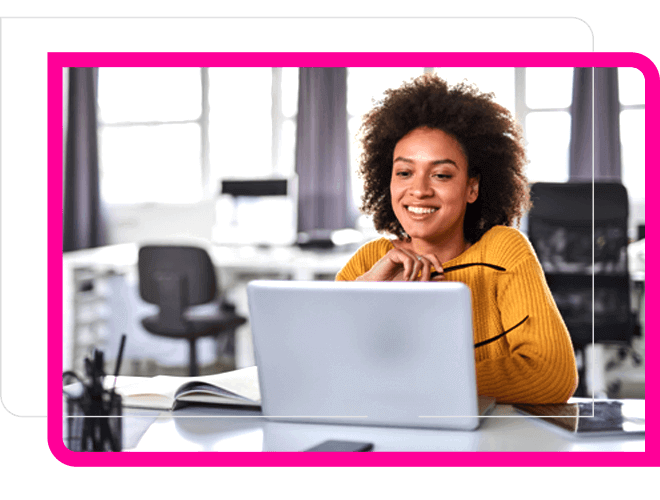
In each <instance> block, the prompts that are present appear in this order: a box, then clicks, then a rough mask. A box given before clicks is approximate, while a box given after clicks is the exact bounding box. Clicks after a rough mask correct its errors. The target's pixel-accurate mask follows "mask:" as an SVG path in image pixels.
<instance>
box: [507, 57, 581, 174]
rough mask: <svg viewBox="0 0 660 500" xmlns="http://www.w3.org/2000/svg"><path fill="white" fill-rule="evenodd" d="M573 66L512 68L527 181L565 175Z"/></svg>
mask: <svg viewBox="0 0 660 500" xmlns="http://www.w3.org/2000/svg"><path fill="white" fill-rule="evenodd" d="M572 93H573V68H516V108H515V111H516V117H517V118H518V120H519V121H520V123H521V125H522V127H523V131H524V134H525V143H526V147H527V156H528V159H529V164H528V165H527V177H528V179H529V181H530V182H566V181H568V178H569V164H568V161H569V160H568V155H569V146H570V139H571V109H570V108H571V102H572V100H573V95H572Z"/></svg>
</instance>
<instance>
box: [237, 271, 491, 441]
mask: <svg viewBox="0 0 660 500" xmlns="http://www.w3.org/2000/svg"><path fill="white" fill-rule="evenodd" d="M248 304H249V309H250V324H251V328H252V336H253V343H254V351H255V358H256V363H257V366H258V369H259V385H260V389H261V398H262V400H261V404H262V410H263V413H264V415H265V416H266V417H267V418H271V419H273V420H287V421H297V422H317V423H341V424H362V425H387V426H402V427H431V428H452V429H454V428H455V429H474V428H476V427H478V425H479V409H478V398H477V390H476V375H475V365H474V347H473V336H472V308H471V295H470V290H469V288H468V287H467V286H466V285H464V284H462V283H455V282H451V283H450V282H443V283H436V282H434V283H418V282H416V283H405V282H397V283H391V282H388V283H384V282H378V283H365V282H325V281H265V280H257V281H252V282H250V283H249V284H248Z"/></svg>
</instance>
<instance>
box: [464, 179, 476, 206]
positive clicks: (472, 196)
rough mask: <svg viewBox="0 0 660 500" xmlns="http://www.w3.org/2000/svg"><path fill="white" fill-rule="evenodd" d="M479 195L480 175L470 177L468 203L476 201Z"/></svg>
mask: <svg viewBox="0 0 660 500" xmlns="http://www.w3.org/2000/svg"><path fill="white" fill-rule="evenodd" d="M478 197H479V176H476V177H470V178H469V179H468V199H467V202H468V203H474V202H475V201H477V198H478Z"/></svg>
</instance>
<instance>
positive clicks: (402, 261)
mask: <svg viewBox="0 0 660 500" xmlns="http://www.w3.org/2000/svg"><path fill="white" fill-rule="evenodd" d="M388 255H389V257H390V261H391V262H392V263H393V264H398V265H400V266H403V280H404V281H410V276H411V275H412V273H413V271H414V262H413V261H414V260H415V259H413V258H412V257H411V256H410V254H409V253H408V252H406V251H405V250H402V249H400V248H399V249H395V250H390V252H389V253H388Z"/></svg>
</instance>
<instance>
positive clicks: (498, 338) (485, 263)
mask: <svg viewBox="0 0 660 500" xmlns="http://www.w3.org/2000/svg"><path fill="white" fill-rule="evenodd" d="M392 248H393V245H392V243H391V242H390V240H388V239H387V238H380V239H378V240H374V241H371V242H369V243H367V244H365V245H364V246H363V247H362V248H360V249H359V250H358V251H357V253H356V254H355V255H354V256H353V257H352V258H351V260H350V261H349V262H348V263H347V264H346V266H344V268H343V269H342V270H341V271H340V272H339V273H338V274H337V278H336V279H337V280H339V281H354V280H355V279H356V278H358V277H359V276H362V275H363V274H364V273H366V272H367V271H368V270H369V269H371V267H372V266H373V265H374V264H375V263H376V262H377V261H378V260H380V259H381V258H382V257H383V256H384V255H385V254H386V253H387V252H388V251H390V250H391V249H392ZM442 266H443V268H444V271H445V277H446V280H447V281H460V282H463V283H465V284H466V285H467V286H468V287H469V288H470V290H471V291H472V309H473V312H472V317H473V328H474V343H475V361H476V370H477V390H478V392H479V394H480V395H484V396H492V397H495V398H496V399H497V401H499V402H509V403H514V402H517V403H527V404H549V403H563V402H565V401H566V400H567V399H568V398H570V397H571V396H572V395H573V393H574V392H575V388H576V387H577V369H576V365H575V355H574V352H573V346H572V344H571V339H570V337H569V334H568V330H567V329H566V325H565V324H564V321H563V319H562V317H561V315H560V314H559V310H558V309H557V306H556V304H555V302H554V299H553V298H552V295H551V293H550V290H549V289H548V285H547V283H546V281H545V278H544V275H543V271H542V269H541V265H540V263H539V261H538V259H537V257H536V254H535V253H534V250H533V248H532V246H531V245H530V243H529V241H528V240H527V238H525V236H524V235H523V234H522V233H521V232H520V231H518V230H516V229H513V228H511V227H506V226H495V227H493V228H492V229H490V230H489V231H488V232H486V234H484V235H483V236H482V237H481V239H480V240H479V241H478V242H476V243H475V244H474V245H472V246H471V247H470V248H468V249H467V250H466V251H465V252H463V253H462V254H461V255H459V256H458V257H456V258H454V259H451V260H450V261H447V262H443V264H442ZM505 332H506V333H505Z"/></svg>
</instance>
